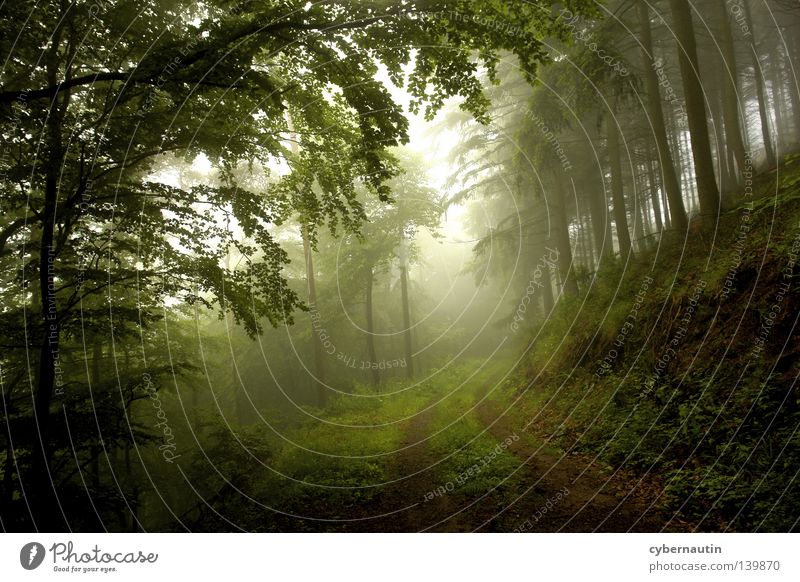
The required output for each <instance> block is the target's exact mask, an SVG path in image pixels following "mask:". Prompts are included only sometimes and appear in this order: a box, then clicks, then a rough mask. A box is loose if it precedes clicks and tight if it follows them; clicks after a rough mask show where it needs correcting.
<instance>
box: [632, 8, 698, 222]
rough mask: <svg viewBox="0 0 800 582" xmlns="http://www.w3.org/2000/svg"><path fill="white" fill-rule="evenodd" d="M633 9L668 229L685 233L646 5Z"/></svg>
mask: <svg viewBox="0 0 800 582" xmlns="http://www.w3.org/2000/svg"><path fill="white" fill-rule="evenodd" d="M637 6H638V10H639V25H640V29H641V32H642V51H641V52H642V61H643V65H644V77H645V85H646V89H647V113H648V116H649V117H650V123H651V124H652V126H653V135H654V137H655V141H656V151H657V153H658V161H659V167H660V168H661V180H662V182H663V184H664V190H665V193H666V197H667V201H668V202H669V216H670V225H671V226H672V227H674V228H676V229H678V230H685V229H686V227H687V225H688V224H689V221H688V219H687V218H686V208H685V206H684V204H683V195H682V193H681V186H680V182H679V181H678V175H677V173H676V171H675V162H674V161H673V158H672V151H671V150H670V146H669V138H668V136H667V128H666V124H665V122H664V110H663V109H662V107H661V92H660V90H659V88H658V83H659V81H658V76H657V75H656V70H655V66H654V62H655V61H654V55H653V37H652V33H651V31H650V13H649V10H648V7H647V3H646V2H637Z"/></svg>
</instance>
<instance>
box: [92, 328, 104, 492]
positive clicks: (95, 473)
mask: <svg viewBox="0 0 800 582" xmlns="http://www.w3.org/2000/svg"><path fill="white" fill-rule="evenodd" d="M102 358H103V343H102V341H101V340H100V337H99V336H95V337H94V338H93V341H92V394H93V398H97V396H98V394H99V388H100V360H102ZM102 436H103V435H102V434H100V433H98V434H97V441H98V442H93V443H92V447H91V455H92V471H91V476H92V485H93V486H94V488H95V490H98V489H99V488H100V456H101V455H102V454H103V448H102Z"/></svg>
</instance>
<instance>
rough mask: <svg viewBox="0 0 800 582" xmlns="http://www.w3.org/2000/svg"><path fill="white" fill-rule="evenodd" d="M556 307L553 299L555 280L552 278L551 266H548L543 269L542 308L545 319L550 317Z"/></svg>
mask: <svg viewBox="0 0 800 582" xmlns="http://www.w3.org/2000/svg"><path fill="white" fill-rule="evenodd" d="M554 306H555V298H554V297H553V278H552V277H551V276H550V266H549V265H547V266H546V267H545V268H544V269H542V308H543V310H544V317H545V318H547V316H549V315H550V312H551V311H553V307H554Z"/></svg>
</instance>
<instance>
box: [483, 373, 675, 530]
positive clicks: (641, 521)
mask: <svg viewBox="0 0 800 582" xmlns="http://www.w3.org/2000/svg"><path fill="white" fill-rule="evenodd" d="M487 389H488V387H486V388H484V389H483V391H482V393H481V395H480V396H479V398H483V395H484V394H485V393H486V391H487ZM477 414H478V418H479V419H480V421H481V422H482V423H483V424H484V426H486V427H487V428H488V430H489V432H490V433H491V434H492V435H493V436H494V437H495V438H496V439H498V440H502V439H504V438H505V437H506V436H508V435H509V434H512V433H517V434H520V436H522V435H523V433H522V427H521V426H519V425H518V423H515V421H514V420H513V419H512V418H511V417H510V415H505V416H501V414H502V411H499V410H495V409H494V407H493V406H492V404H491V403H490V402H488V401H487V400H483V402H481V404H480V405H479V406H478V409H477ZM532 440H539V439H529V438H526V437H525V436H523V438H520V439H519V440H517V441H516V442H514V443H512V444H511V445H510V446H509V447H508V449H509V451H510V452H512V453H513V454H514V455H516V456H517V457H518V458H519V459H520V460H522V461H524V462H525V465H524V467H523V468H522V469H521V471H523V474H524V477H523V482H524V483H525V484H526V486H527V487H531V486H533V487H532V489H531V491H530V492H528V493H526V494H525V495H523V496H522V497H521V498H520V499H519V500H518V501H517V502H516V503H514V505H513V506H511V507H510V508H509V509H508V510H507V511H506V512H505V513H506V514H507V515H506V518H505V520H504V521H506V522H508V521H509V518H510V517H512V518H514V519H512V521H514V520H515V521H516V523H517V525H516V526H515V527H513V528H512V529H517V528H519V529H520V530H522V531H539V532H593V531H602V532H626V531H649V532H653V531H660V529H661V524H663V523H664V521H665V519H664V516H663V515H661V514H660V513H659V512H658V510H657V509H648V508H649V507H650V505H651V502H652V500H653V499H654V497H655V495H657V492H658V488H657V487H654V486H652V484H650V483H647V484H645V486H644V487H636V483H637V480H636V479H634V478H633V477H632V476H631V475H629V474H627V473H622V472H618V473H616V474H613V475H612V473H611V472H605V471H603V470H602V469H601V468H599V467H596V466H592V458H591V457H588V456H585V455H562V456H555V455H552V454H550V453H547V452H545V451H544V450H539V447H538V445H537V444H534V442H531V441H532ZM527 487H526V488H527ZM565 489H566V490H568V491H569V493H568V494H567V495H564V496H563V497H559V498H558V499H556V497H558V496H557V494H558V492H559V491H563V490H565ZM548 500H549V501H550V503H549V504H548V503H547V502H548ZM654 508H655V506H654ZM545 509H546V510H545Z"/></svg>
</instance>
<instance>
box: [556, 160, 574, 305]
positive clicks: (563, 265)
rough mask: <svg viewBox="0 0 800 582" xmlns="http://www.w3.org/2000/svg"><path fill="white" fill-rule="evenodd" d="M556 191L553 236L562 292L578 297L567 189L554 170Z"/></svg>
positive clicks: (559, 173) (558, 170) (561, 178)
mask: <svg viewBox="0 0 800 582" xmlns="http://www.w3.org/2000/svg"><path fill="white" fill-rule="evenodd" d="M553 173H554V175H555V191H554V193H553V200H552V203H553V204H552V208H553V231H554V232H553V236H554V237H555V243H556V248H557V249H558V270H559V273H560V274H561V281H562V291H563V293H564V294H565V295H566V296H568V297H575V296H577V295H578V281H577V280H576V279H575V272H574V270H573V269H572V248H571V245H570V240H569V221H568V220H567V208H566V203H567V188H566V184H565V181H564V176H563V174H562V172H561V169H560V168H558V169H556V170H554V172H553Z"/></svg>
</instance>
